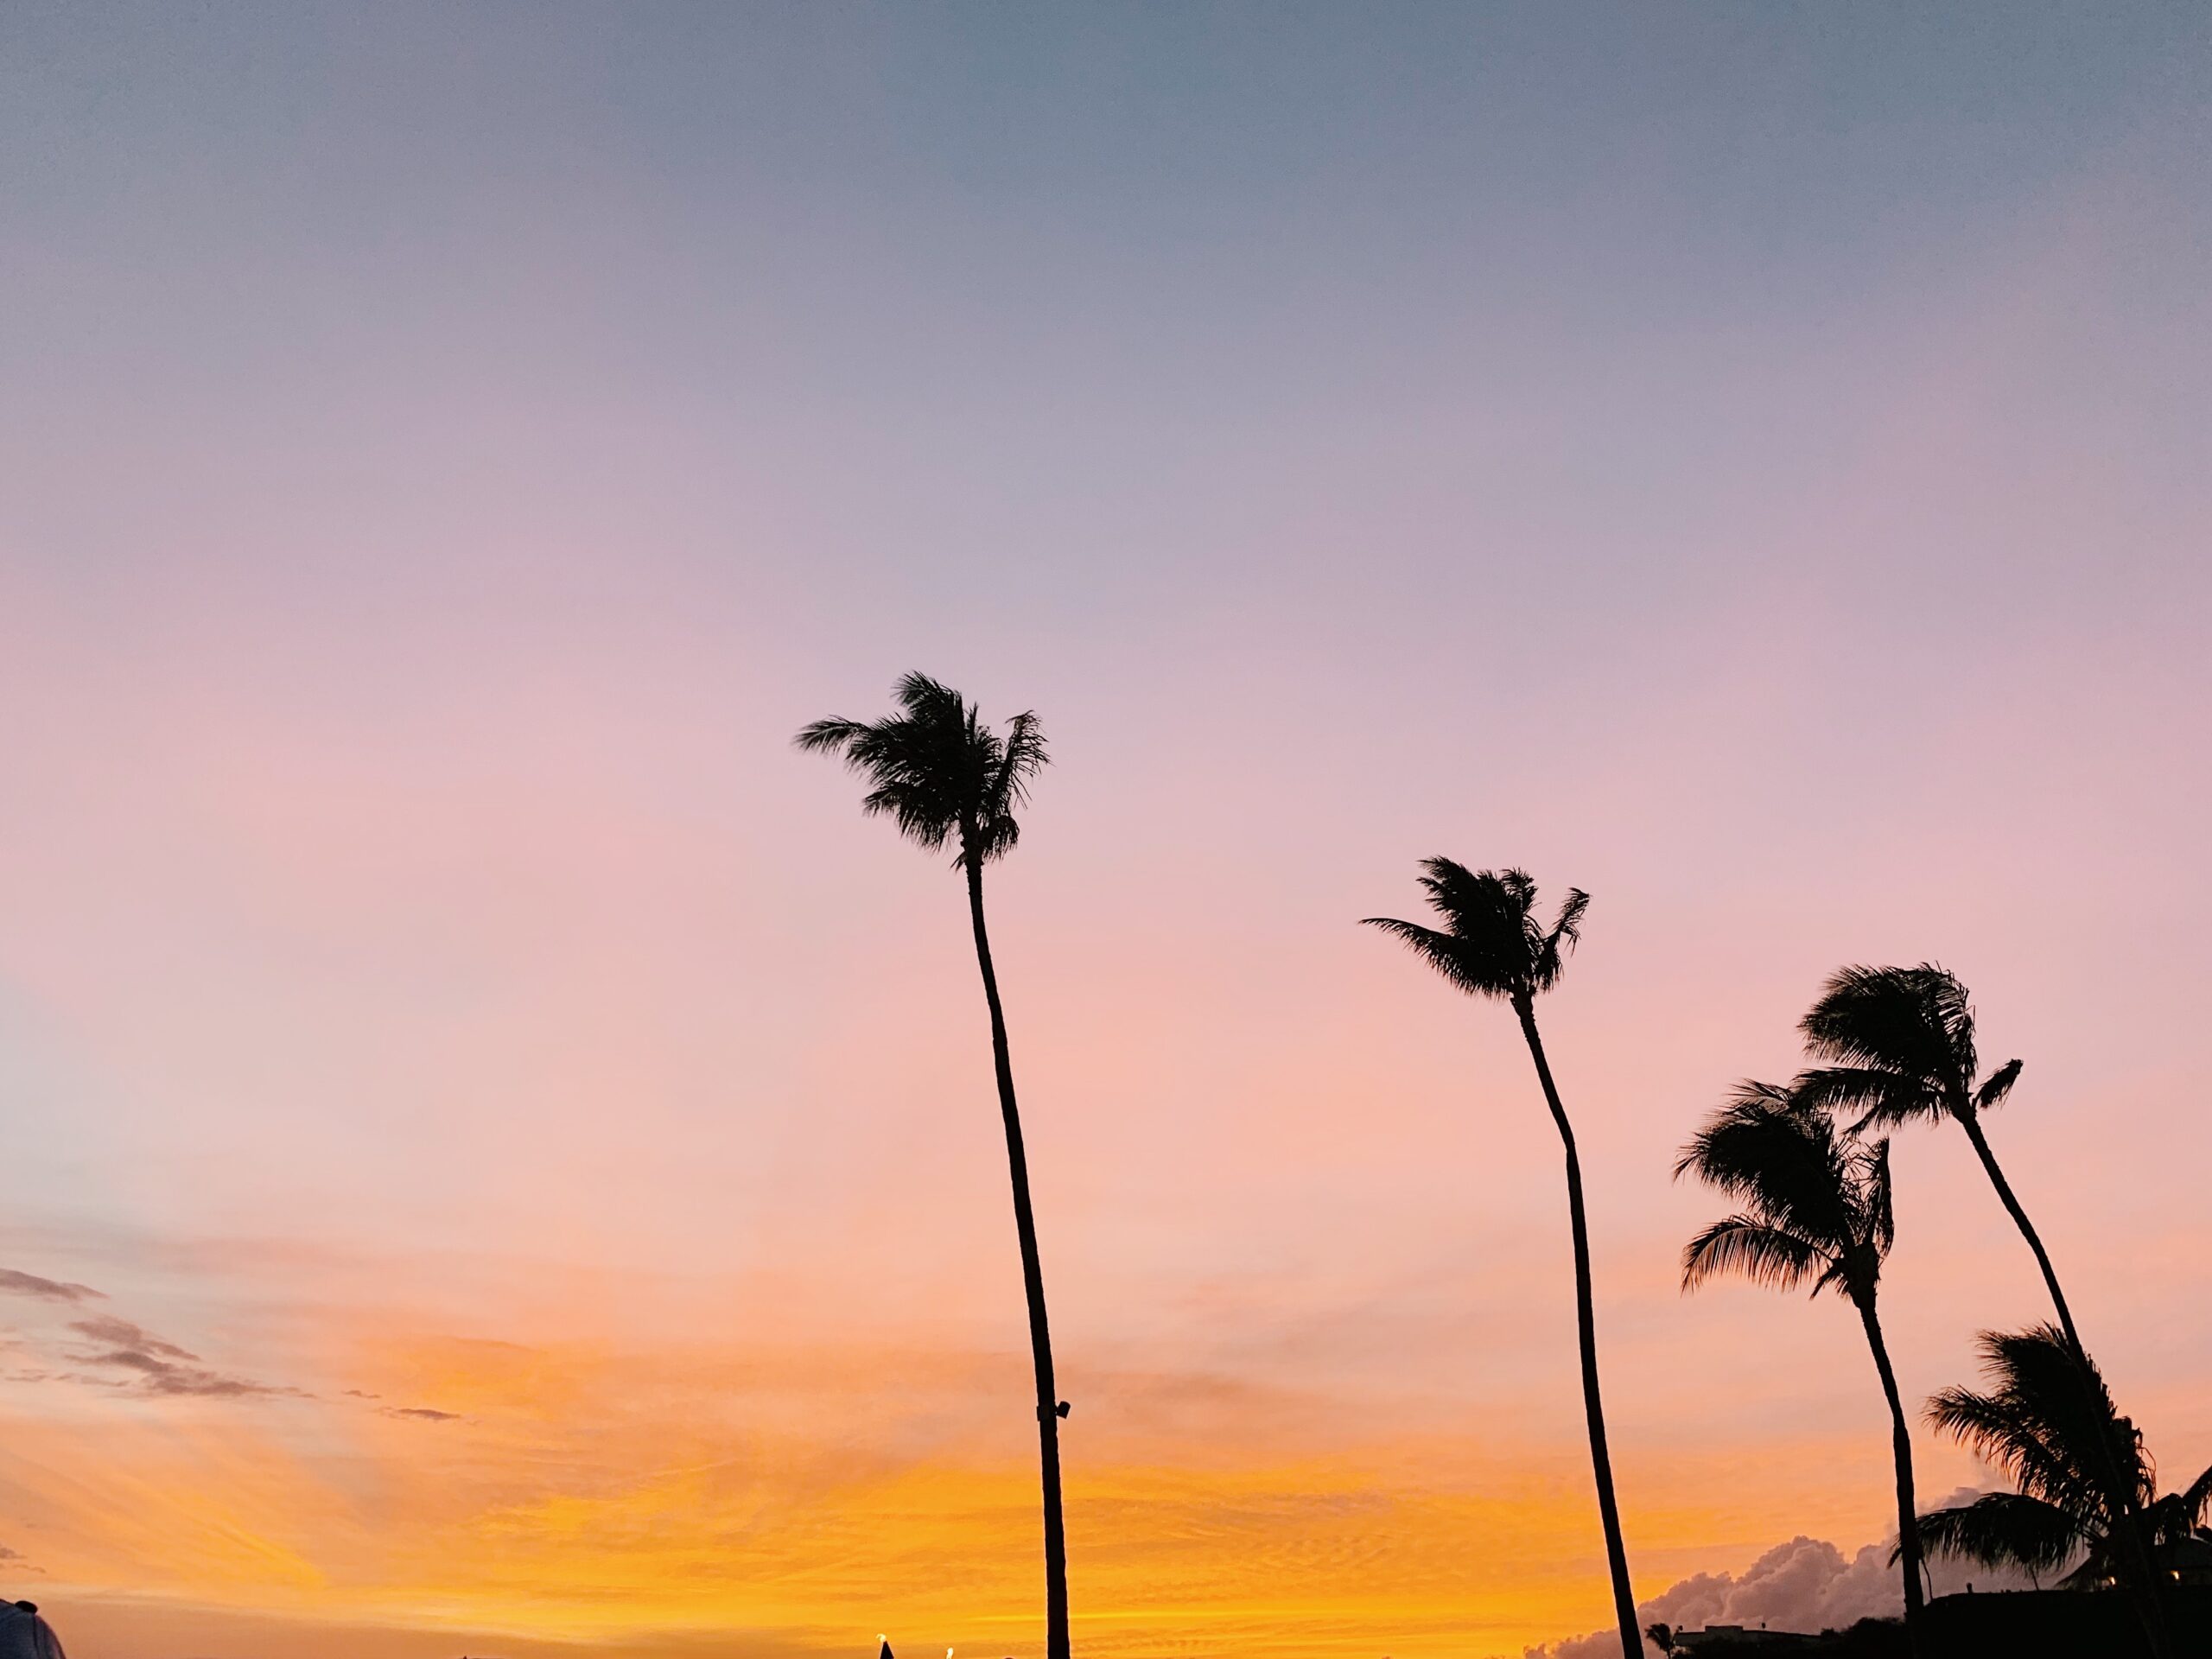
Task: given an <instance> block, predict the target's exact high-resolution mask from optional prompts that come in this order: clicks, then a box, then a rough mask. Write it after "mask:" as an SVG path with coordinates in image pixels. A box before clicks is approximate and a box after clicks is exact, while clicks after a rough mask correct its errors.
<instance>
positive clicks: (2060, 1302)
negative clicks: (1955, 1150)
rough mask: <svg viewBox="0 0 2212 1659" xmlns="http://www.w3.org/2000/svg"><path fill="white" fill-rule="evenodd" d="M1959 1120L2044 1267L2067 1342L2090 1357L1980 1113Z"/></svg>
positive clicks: (1960, 1116)
mask: <svg viewBox="0 0 2212 1659" xmlns="http://www.w3.org/2000/svg"><path fill="white" fill-rule="evenodd" d="M1958 1119H1959V1122H1960V1124H1961V1127H1963V1128H1965V1130H1966V1132H1967V1140H1968V1141H1972V1142H1973V1143H1974V1156H1975V1157H1977V1158H1979V1159H1980V1160H1981V1167H1982V1171H1983V1173H1985V1174H1986V1175H1987V1176H1988V1177H1989V1184H1990V1185H1992V1186H1993V1187H1995V1188H1996V1189H1997V1197H1998V1200H1999V1202H2000V1203H2002V1204H2003V1205H2004V1206H2005V1213H2006V1214H2007V1215H2009V1216H2011V1217H2012V1224H2013V1225H2014V1226H2015V1227H2018V1229H2019V1230H2020V1236H2021V1237H2022V1238H2024V1239H2026V1240H2027V1241H2028V1248H2029V1249H2031V1250H2032V1251H2034V1252H2035V1257H2036V1266H2037V1267H2038V1268H2042V1269H2043V1282H2044V1288H2045V1289H2046V1290H2048V1291H2050V1305H2051V1306H2052V1307H2054V1308H2056V1310H2057V1311H2058V1323H2059V1326H2060V1328H2061V1329H2062V1330H2063V1331H2064V1332H2066V1345H2067V1346H2068V1347H2069V1348H2071V1349H2072V1350H2073V1351H2074V1354H2075V1357H2076V1358H2078V1359H2087V1358H2088V1352H2089V1351H2088V1349H2086V1348H2084V1347H2083V1346H2082V1336H2081V1332H2077V1331H2076V1330H2075V1328H2074V1313H2073V1310H2072V1309H2070V1308H2069V1307H2068V1306H2066V1293H2065V1292H2064V1291H2063V1290H2061V1289H2060V1288H2059V1287H2058V1273H2057V1270H2056V1268H2053V1267H2052V1266H2051V1265H2050V1251H2048V1250H2046V1249H2044V1247H2043V1237H2042V1236H2041V1235H2040V1234H2038V1233H2037V1231H2036V1228H2035V1224H2034V1223H2033V1222H2031V1221H2030V1220H2029V1219H2028V1212H2027V1211H2025V1210H2023V1209H2022V1208H2021V1207H2020V1201H2019V1199H2018V1198H2015V1197H2013V1196H2012V1183H2011V1182H2010V1181H2008V1180H2006V1179H2005V1172H2004V1171H2003V1170H2001V1169H1999V1167H1998V1166H1997V1154H1995V1153H1993V1152H1992V1151H1991V1150H1990V1149H1989V1137H1988V1136H1987V1135H1984V1134H1983V1133H1982V1132H1981V1121H1980V1114H1979V1113H1977V1112H1974V1111H1972V1110H1967V1111H1965V1112H1961V1113H1960V1114H1958Z"/></svg>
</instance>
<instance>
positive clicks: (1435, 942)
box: [1364, 858, 1643, 1654]
mask: <svg viewBox="0 0 2212 1659" xmlns="http://www.w3.org/2000/svg"><path fill="white" fill-rule="evenodd" d="M1421 869H1422V871H1423V872H1424V874H1422V876H1421V886H1422V887H1423V888H1424V889H1426V890H1427V894H1428V902H1429V906H1430V907H1431V908H1432V909H1433V910H1434V911H1435V912H1436V913H1437V914H1438V915H1439V916H1440V917H1442V918H1443V919H1444V924H1445V925H1444V926H1443V927H1442V928H1441V929H1438V928H1433V927H1424V926H1423V925H1421V924H1420V923H1418V922H1402V921H1398V920H1396V919H1395V918H1391V917H1388V916H1370V917H1368V918H1366V920H1365V923H1364V925H1366V926H1369V927H1379V928H1381V929H1383V931H1385V932H1387V933H1389V934H1392V935H1394V936H1395V937H1396V938H1400V939H1402V940H1404V941H1405V942H1406V944H1409V945H1411V946H1412V947H1413V949H1414V951H1415V953H1416V954H1418V955H1419V956H1420V957H1421V958H1422V959H1423V960H1425V961H1426V962H1427V963H1428V964H1429V966H1431V967H1432V968H1433V969H1436V971H1437V972H1439V973H1440V974H1442V975H1443V976H1444V977H1445V978H1446V979H1447V980H1449V981H1451V982H1452V984H1454V985H1456V986H1458V987H1459V988H1460V989H1461V990H1463V991H1465V992H1466V993H1467V994H1468V995H1471V996H1485V997H1495V998H1497V999H1498V1000H1499V1001H1505V1002H1509V1003H1510V1004H1511V1005H1512V1007H1513V1012H1514V1014H1515V1016H1516V1018H1517V1019H1518V1020H1520V1022H1521V1035H1522V1038H1524V1039H1526V1040H1527V1042H1528V1045H1529V1058H1531V1059H1533V1060H1534V1061H1535V1065H1536V1080H1537V1081H1538V1082H1539V1083H1540V1084H1542V1085H1543V1090H1544V1102H1545V1103H1546V1104H1547V1105H1548V1106H1549V1107H1550V1108H1551V1113H1552V1122H1554V1123H1555V1124H1556V1125H1558V1127H1559V1138H1560V1141H1561V1142H1562V1144H1564V1146H1565V1147H1566V1148H1567V1214H1568V1217H1569V1218H1570V1220H1571V1222H1572V1224H1573V1234H1574V1311H1575V1324H1576V1327H1577V1330H1578V1332H1579V1334H1580V1338H1581V1346H1582V1407H1583V1414H1584V1416H1585V1417H1586V1419H1587V1421H1588V1423H1589V1427H1590V1466H1591V1469H1592V1472H1593V1473H1594V1474H1595V1476H1596V1478H1597V1484H1598V1515H1599V1519H1600V1521H1602V1522H1604V1525H1605V1560H1606V1564H1607V1566H1608V1567H1610V1568H1611V1573H1612V1581H1613V1611H1614V1614H1615V1616H1616V1617H1617V1618H1618V1621H1619V1624H1620V1633H1621V1651H1622V1652H1623V1653H1624V1654H1637V1653H1641V1652H1642V1651H1643V1638H1642V1637H1640V1636H1639V1635H1638V1634H1637V1627H1636V1596H1635V1593H1634V1592H1632V1591H1631V1590H1630V1587H1629V1577H1628V1549H1627V1547H1626V1546H1625V1545H1624V1543H1623V1542H1622V1541H1621V1517H1620V1506H1619V1504H1618V1503H1617V1502H1616V1501H1615V1499H1614V1497H1613V1463H1612V1457H1611V1453H1610V1452H1607V1450H1606V1447H1605V1402H1604V1401H1603V1399H1602V1398H1601V1397H1600V1395H1599V1389H1598V1324H1597V1318H1596V1315H1595V1313H1593V1312H1592V1307H1591V1298H1590V1235H1589V1228H1588V1225H1587V1224H1586V1220H1585V1218H1584V1216H1583V1209H1582V1164H1581V1160H1580V1159H1579V1158H1578V1157H1577V1156H1576V1154H1575V1150H1574V1129H1573V1125H1571V1124H1570V1123H1568V1122H1567V1109H1566V1108H1565V1107H1564V1106H1562V1105H1561V1104H1560V1098H1559V1088H1558V1085H1557V1084H1554V1082H1553V1081H1552V1069H1551V1065H1550V1063H1549V1062H1548V1060H1546V1058H1544V1043H1543V1039H1542V1038H1541V1036H1539V1035H1538V1034H1537V1032H1536V1013H1535V1004H1536V997H1537V995H1539V994H1540V993H1541V992H1544V991H1548V990H1549V989H1551V988H1552V987H1553V986H1554V985H1556V984H1558V983H1559V981H1560V974H1561V973H1562V972H1563V971H1564V970H1565V968H1566V953H1567V951H1568V950H1572V949H1573V946H1574V944H1575V941H1576V940H1577V939H1578V938H1580V927H1581V922H1582V912H1584V911H1585V910H1586V909H1587V908H1588V906H1589V904H1590V895H1589V894H1588V893H1584V892H1582V891H1581V890H1580V889H1579V888H1573V887H1570V888H1569V889H1568V890H1567V902H1566V903H1565V904H1563V905H1561V906H1560V912H1559V916H1558V918H1556V919H1555V920H1554V922H1553V924H1552V925H1551V926H1550V927H1549V928H1547V927H1545V926H1544V925H1543V924H1542V923H1541V922H1540V921H1539V920H1537V918H1536V913H1535V909H1536V884H1535V882H1534V881H1532V880H1529V876H1528V875H1527V874H1526V873H1524V872H1522V871H1520V870H1503V871H1500V870H1482V871H1473V870H1470V869H1468V868H1466V867H1465V866H1464V865H1461V864H1456V863H1454V862H1453V861H1452V860H1450V859H1448V858H1431V859H1425V860H1423V861H1422V863H1421Z"/></svg>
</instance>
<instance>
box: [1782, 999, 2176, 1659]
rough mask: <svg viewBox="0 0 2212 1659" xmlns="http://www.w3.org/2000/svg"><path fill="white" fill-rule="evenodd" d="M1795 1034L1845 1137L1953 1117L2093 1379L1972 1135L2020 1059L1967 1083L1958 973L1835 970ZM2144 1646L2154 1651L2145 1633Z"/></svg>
mask: <svg viewBox="0 0 2212 1659" xmlns="http://www.w3.org/2000/svg"><path fill="white" fill-rule="evenodd" d="M1799 1029H1800V1030H1801V1031H1802V1033H1804V1037H1805V1046H1806V1048H1807V1050H1808V1052H1810V1053H1811V1054H1812V1056H1813V1058H1815V1059H1820V1060H1826V1061H1827V1062H1828V1064H1827V1065H1825V1066H1822V1067H1818V1068H1815V1069H1814V1070H1812V1071H1806V1072H1803V1073H1802V1074H1800V1076H1799V1077H1798V1079H1797V1084H1796V1086H1797V1089H1798V1091H1799V1092H1800V1093H1801V1094H1802V1096H1804V1097H1806V1098H1807V1099H1808V1100H1816V1101H1818V1102H1820V1103H1821V1104H1823V1105H1826V1106H1828V1107H1831V1108H1833V1109H1836V1110H1838V1111H1842V1112H1855V1113H1857V1114H1858V1116H1857V1120H1856V1122H1854V1123H1853V1126H1852V1127H1853V1131H1854V1132H1857V1131H1862V1130H1865V1129H1866V1128H1869V1127H1872V1126H1875V1125H1879V1126H1881V1127H1883V1128H1890V1127H1891V1126H1894V1125H1897V1124H1902V1123H1911V1122H1939V1121H1941V1120H1942V1119H1943V1118H1945V1117H1949V1118H1953V1119H1955V1120H1956V1121H1957V1122H1958V1125H1959V1127H1960V1128H1961V1129H1963V1130H1965V1131H1966V1137H1967V1142H1968V1143H1969V1144H1970V1145H1971V1146H1972V1147H1974V1156H1975V1157H1977V1158H1979V1159H1980V1160H1981V1167H1982V1170H1983V1173H1986V1175H1987V1176H1988V1177H1989V1184H1990V1185H1992V1186H1993V1187H1995V1188H1996V1189H1997V1197H1998V1199H1999V1202H2000V1203H2002V1204H2003V1205H2004V1206H2005V1212H2006V1213H2007V1214H2008V1215H2010V1216H2011V1217H2012V1224H2013V1225H2014V1226H2016V1227H2018V1229H2019V1230H2020V1236H2021V1237H2022V1238H2024V1239H2025V1240H2027V1242H2028V1249H2030V1250H2031V1252H2033V1254H2034V1255H2035V1258H2036V1266H2037V1268H2039V1269H2040V1270H2041V1271H2042V1273H2043V1282H2044V1288H2045V1289H2046V1290H2047V1291H2048V1292H2049V1293H2050V1305H2051V1307H2052V1308H2053V1310H2054V1311H2055V1312H2056V1313H2057V1315H2058V1323H2059V1326H2060V1329H2061V1330H2062V1331H2063V1332H2064V1335H2065V1338H2066V1345H2067V1346H2068V1347H2069V1348H2070V1349H2071V1350H2072V1351H2073V1353H2074V1357H2075V1360H2076V1361H2077V1362H2079V1363H2080V1364H2081V1366H2082V1372H2083V1374H2084V1376H2094V1375H2095V1373H2096V1367H2095V1365H2094V1363H2093V1362H2092V1361H2091V1360H2090V1358H2089V1351H2088V1348H2086V1347H2085V1346H2083V1345H2082V1333H2081V1332H2080V1331H2079V1330H2078V1329H2076V1328H2075V1324H2074V1313H2073V1310H2072V1309H2071V1308H2069V1307H2068V1306H2067V1305H2066V1293H2065V1292H2064V1291H2063V1290H2062V1289H2060V1288H2059V1284H2058V1273H2057V1270H2056V1268H2053V1267H2052V1266H2051V1265H2050V1251H2048V1250H2046V1249H2044V1243H2043V1238H2042V1236H2041V1235H2040V1234H2038V1233H2037V1231H2036V1229H2035V1224H2034V1223H2033V1222H2031V1221H2030V1220H2029V1219H2028V1212H2027V1211H2026V1210H2025V1209H2024V1208H2023V1207H2022V1205H2021V1204H2020V1200H2019V1199H2018V1198H2017V1197H2016V1196H2014V1194H2013V1192H2012V1183H2011V1182H2010V1181H2008V1180H2006V1179H2005V1172H2004V1171H2003V1170H2002V1169H2001V1168H1999V1166H1998V1163H1997V1154H1995V1153H1994V1152H1993V1151H1991V1150H1990V1146H1989V1137H1988V1136H1987V1135H1984V1134H1983V1133H1982V1128H1981V1115H1982V1114H1983V1113H1984V1112H1986V1111H1988V1110H1990V1109H1992V1108H1993V1107H1995V1106H1997V1105H1998V1104H1999V1103H2001V1102H2002V1101H2003V1100H2004V1099H2005V1096H2007V1095H2009V1094H2010V1093H2012V1085H2013V1084H2015V1083H2017V1082H2018V1080H2019V1076H2020V1062H2019V1061H2018V1060H2007V1061H2005V1064H2004V1065H2000V1066H1999V1067H1998V1068H1997V1069H1996V1070H1995V1071H1992V1072H1991V1073H1989V1075H1988V1076H1987V1077H1982V1078H1981V1079H1980V1082H1978V1083H1977V1082H1976V1081H1975V1078H1976V1076H1977V1074H1978V1072H1979V1070H1980V1058H1979V1056H1978V1055H1977V1054H1976V1053H1975V1052H1974V1004H1973V1002H1972V1001H1971V1000H1970V999H1969V998H1968V997H1967V988H1966V987H1965V986H1964V985H1961V983H1960V982H1959V980H1958V976H1956V975H1955V974H1953V973H1951V972H1949V971H1948V970H1947V969H1942V968H1939V967H1937V966H1936V964H1935V963H1926V962H1923V963H1920V964H1919V965H1918V966H1917V967H1913V968H1866V967H1853V968H1845V969H1839V970H1838V971H1837V973H1836V974H1835V975H1834V977H1833V978H1831V979H1830V980H1829V981H1828V982H1827V985H1825V986H1824V987H1822V988H1821V996H1820V1000H1819V1001H1816V1002H1815V1003H1814V1004H1813V1006H1812V1008H1811V1009H1810V1010H1809V1011H1808V1013H1807V1014H1806V1015H1805V1017H1804V1019H1803V1020H1802V1021H1800V1022H1799ZM2093 1453H2094V1448H2093ZM2106 1484H2107V1486H2108V1487H2109V1488H2110V1489H2111V1490H2112V1491H2114V1492H2117V1493H2119V1494H2120V1495H2121V1497H2122V1501H2123V1502H2124V1503H2133V1501H2134V1500H2133V1496H2132V1491H2133V1486H2132V1483H2131V1482H2130V1481H2129V1479H2128V1478H2127V1474H2126V1468H2125V1466H2124V1465H2114V1466H2113V1468H2111V1469H2109V1470H2107V1471H2106ZM2136 1532H2137V1529H2135V1528H2133V1527H2129V1528H2123V1529H2121V1531H2120V1548H2123V1549H2133V1548H2135V1539H2136ZM2137 1566H2138V1567H2139V1570H2140V1571H2141V1572H2143V1573H2148V1572H2149V1571H2150V1562H2149V1561H2148V1560H2147V1559H2145V1560H2142V1561H2140V1562H2139V1563H2137ZM2153 1648H2154V1650H2156V1651H2159V1652H2163V1651H2164V1646H2163V1643H2161V1642H2160V1640H2159V1639H2158V1637H2153Z"/></svg>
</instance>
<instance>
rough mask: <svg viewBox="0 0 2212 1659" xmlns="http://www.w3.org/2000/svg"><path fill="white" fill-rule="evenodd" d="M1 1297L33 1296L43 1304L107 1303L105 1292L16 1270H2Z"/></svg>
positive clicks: (0, 1270) (0, 1275)
mask: <svg viewBox="0 0 2212 1659" xmlns="http://www.w3.org/2000/svg"><path fill="white" fill-rule="evenodd" d="M0 1296H31V1297H35V1298H36V1299H37V1300H40V1301H42V1302H91V1301H105V1300H107V1293H106V1292H105V1291H99V1290H94V1289H93V1288H92V1287H91V1286H90V1285H79V1284H73V1283H71V1282H70V1281H67V1280H66V1279H43V1278H41V1277H40V1276H39V1275H38V1274H35V1273H22V1272H20V1271H18V1270H17V1269H16V1268H0Z"/></svg>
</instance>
